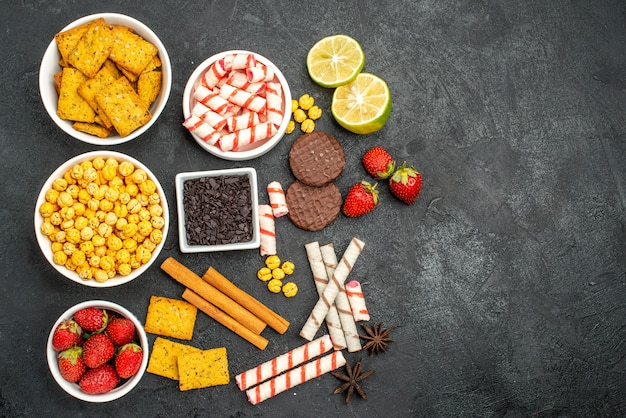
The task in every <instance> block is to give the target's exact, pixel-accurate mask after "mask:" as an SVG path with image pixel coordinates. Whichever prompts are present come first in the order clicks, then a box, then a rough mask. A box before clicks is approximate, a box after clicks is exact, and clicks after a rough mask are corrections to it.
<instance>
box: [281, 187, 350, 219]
mask: <svg viewBox="0 0 626 418" xmlns="http://www.w3.org/2000/svg"><path fill="white" fill-rule="evenodd" d="M285 200H286V201H287V207H289V212H288V213H287V216H289V219H291V222H293V223H294V225H295V226H297V227H298V228H301V229H304V230H306V231H319V230H320V229H323V228H325V227H326V226H328V225H330V224H331V223H332V222H333V221H334V220H335V219H337V216H338V215H339V210H340V209H341V202H342V199H341V193H340V192H339V189H338V188H337V186H335V183H329V184H327V185H326V186H321V187H313V186H307V185H306V184H304V183H302V182H300V181H299V180H296V181H294V182H293V183H291V185H290V186H289V188H288V189H287V193H286V194H285Z"/></svg>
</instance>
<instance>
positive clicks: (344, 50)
mask: <svg viewBox="0 0 626 418" xmlns="http://www.w3.org/2000/svg"><path fill="white" fill-rule="evenodd" d="M364 65H365V54H363V49H362V48H361V45H359V43H358V42H357V41H356V40H354V39H353V38H351V37H349V36H347V35H333V36H328V37H326V38H322V39H321V40H319V41H318V42H317V43H316V44H315V45H313V47H312V48H311V49H310V50H309V53H308V54H307V57H306V66H307V70H308V71H309V76H310V77H311V79H312V80H313V81H315V82H316V83H317V84H319V85H320V86H322V87H330V88H332V87H338V86H341V85H343V84H346V83H349V82H351V81H352V80H354V79H355V77H356V76H357V75H358V74H359V73H360V72H361V70H362V69H363V66H364Z"/></svg>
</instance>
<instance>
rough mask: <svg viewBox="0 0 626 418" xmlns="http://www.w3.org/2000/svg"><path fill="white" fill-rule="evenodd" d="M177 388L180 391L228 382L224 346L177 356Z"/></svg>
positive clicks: (228, 376)
mask: <svg viewBox="0 0 626 418" xmlns="http://www.w3.org/2000/svg"><path fill="white" fill-rule="evenodd" d="M178 375H179V376H178V388H179V389H180V390H181V391H185V390H191V389H201V388H206V387H209V386H217V385H227V384H228V383H229V382H230V374H229V373H228V358H227V356H226V348H224V347H220V348H213V349H210V350H203V351H201V352H199V353H198V352H194V353H187V354H183V355H181V356H179V357H178Z"/></svg>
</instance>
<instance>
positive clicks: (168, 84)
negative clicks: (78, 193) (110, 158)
mask: <svg viewBox="0 0 626 418" xmlns="http://www.w3.org/2000/svg"><path fill="white" fill-rule="evenodd" d="M98 18H104V20H105V22H106V23H110V24H113V25H122V26H126V27H129V28H131V29H133V30H134V31H135V33H136V34H137V35H139V36H141V37H142V38H144V39H145V40H146V41H148V42H151V43H152V44H154V45H155V46H156V47H157V48H158V50H159V53H158V56H159V59H160V60H161V72H162V84H161V92H160V93H159V96H158V97H157V99H156V100H155V101H154V103H152V105H151V106H150V113H152V118H151V119H150V121H149V122H148V123H146V124H145V125H144V126H142V127H141V128H139V129H137V130H135V131H134V132H132V133H131V134H130V135H127V136H125V137H120V136H119V135H118V134H115V135H110V136H109V137H108V138H98V137H96V136H94V135H89V134H86V133H84V132H79V131H77V130H75V129H73V128H72V122H71V121H67V120H64V119H61V118H60V117H59V115H58V114H57V102H58V98H59V95H58V94H57V92H56V89H55V82H54V74H56V73H57V72H59V71H61V67H60V66H59V60H60V59H61V55H60V54H59V50H58V48H57V44H56V41H55V40H54V39H53V40H52V42H50V44H49V45H48V48H47V49H46V51H45V53H44V55H43V58H42V60H41V66H40V68H39V92H40V94H41V100H42V101H43V105H44V107H45V108H46V111H47V112H48V114H49V115H50V117H51V118H52V120H53V121H54V123H56V124H57V125H58V126H59V127H60V128H61V129H62V130H63V131H65V132H66V133H67V134H69V135H70V136H72V137H74V138H76V139H78V140H80V141H83V142H86V143H89V144H93V145H105V146H110V145H118V144H122V143H124V142H128V141H131V140H133V139H135V138H137V137H138V136H140V135H141V134H143V133H144V132H146V131H147V130H148V129H150V127H151V126H152V125H153V124H154V123H155V122H156V120H157V119H158V118H159V116H160V115H161V112H163V109H165V105H166V103H167V100H168V98H169V95H170V90H171V88H172V66H171V63H170V58H169V56H168V55H167V51H166V50H165V46H164V45H163V43H162V42H161V40H160V39H159V37H158V36H157V35H156V34H155V33H154V32H153V31H152V30H151V29H150V28H149V27H147V26H146V25H144V24H143V23H141V22H140V21H138V20H136V19H134V18H132V17H130V16H126V15H123V14H118V13H98V14H93V15H89V16H85V17H82V18H80V19H78V20H75V21H74V22H72V23H70V24H69V25H67V26H65V27H64V28H63V29H61V30H60V31H59V32H63V31H66V30H69V29H72V28H75V27H77V26H80V25H82V24H83V23H87V22H89V21H92V20H94V19H98Z"/></svg>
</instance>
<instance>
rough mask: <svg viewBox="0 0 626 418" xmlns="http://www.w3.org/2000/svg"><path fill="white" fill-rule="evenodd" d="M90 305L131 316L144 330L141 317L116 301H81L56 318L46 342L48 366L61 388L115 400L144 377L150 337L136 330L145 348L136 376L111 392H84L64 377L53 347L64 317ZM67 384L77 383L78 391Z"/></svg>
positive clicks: (99, 399)
mask: <svg viewBox="0 0 626 418" xmlns="http://www.w3.org/2000/svg"><path fill="white" fill-rule="evenodd" d="M90 306H95V307H99V308H103V309H108V310H111V311H116V312H118V313H119V314H121V315H123V316H124V317H126V318H129V319H130V320H131V321H133V323H134V324H135V328H137V327H141V329H142V330H143V326H142V325H141V322H140V321H139V319H137V317H136V316H135V315H134V314H133V313H132V312H130V311H129V310H128V309H126V308H125V307H123V306H122V305H119V304H117V303H114V302H109V301H106V300H88V301H85V302H81V303H79V304H77V305H74V306H72V307H71V308H69V309H67V310H66V311H65V312H63V313H62V314H61V316H59V318H58V319H57V320H56V322H55V323H54V325H53V326H52V329H51V330H50V334H49V335H48V342H47V344H46V358H47V360H48V368H49V369H50V373H52V377H53V378H54V380H55V381H56V382H57V384H58V385H59V386H60V387H61V389H63V390H64V391H65V392H67V393H69V394H70V395H72V396H74V397H75V398H78V399H81V400H83V401H88V402H109V401H113V400H115V399H119V398H121V397H122V396H124V395H126V394H127V393H128V392H130V391H131V390H132V389H133V388H134V387H135V386H137V384H138V383H139V381H140V380H141V378H142V377H143V374H144V373H145V371H146V368H147V366H148V357H149V355H150V353H149V350H150V347H149V345H148V337H147V335H146V333H145V331H144V332H140V331H139V329H138V330H137V331H136V332H137V337H138V338H139V342H140V344H141V348H142V350H143V358H142V359H141V366H140V367H139V371H137V374H135V376H133V377H131V378H130V379H128V381H126V382H125V383H124V384H123V385H122V386H119V387H117V388H115V389H113V390H112V391H110V392H107V393H102V394H99V395H90V394H88V393H85V392H83V391H82V390H81V389H80V387H79V386H78V383H71V382H68V381H66V380H65V379H63V377H62V376H61V374H60V372H59V368H58V360H57V354H58V353H57V352H56V351H55V350H54V348H52V336H53V335H54V330H55V329H56V328H57V326H58V325H59V324H60V323H61V321H63V320H64V319H69V318H71V317H72V316H74V313H76V312H77V311H79V310H80V309H83V308H87V307H90ZM67 385H76V393H72V392H69V391H67V390H66V388H65V386H67Z"/></svg>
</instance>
